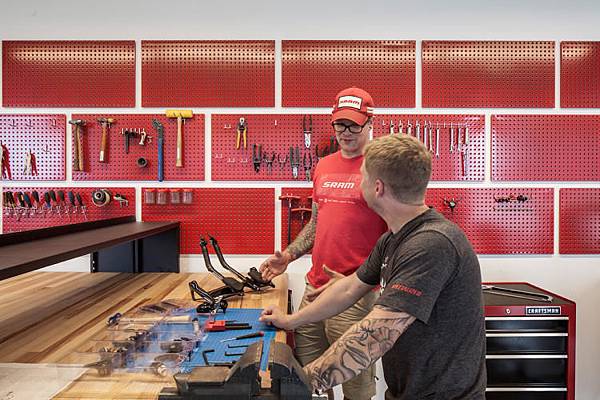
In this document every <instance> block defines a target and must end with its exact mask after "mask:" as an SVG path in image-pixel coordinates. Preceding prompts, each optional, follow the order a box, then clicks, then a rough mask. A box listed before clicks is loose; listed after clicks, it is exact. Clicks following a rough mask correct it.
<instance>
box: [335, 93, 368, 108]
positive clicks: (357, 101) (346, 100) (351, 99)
mask: <svg viewBox="0 0 600 400" xmlns="http://www.w3.org/2000/svg"><path fill="white" fill-rule="evenodd" d="M361 106H362V99H361V98H360V97H356V96H342V97H340V99H339V100H338V108H342V107H351V108H356V109H357V110H360V108H361Z"/></svg>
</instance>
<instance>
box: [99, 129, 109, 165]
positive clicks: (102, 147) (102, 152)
mask: <svg viewBox="0 0 600 400" xmlns="http://www.w3.org/2000/svg"><path fill="white" fill-rule="evenodd" d="M107 137H108V133H107V129H106V125H102V141H101V142H100V162H106V158H105V155H106V140H107Z"/></svg>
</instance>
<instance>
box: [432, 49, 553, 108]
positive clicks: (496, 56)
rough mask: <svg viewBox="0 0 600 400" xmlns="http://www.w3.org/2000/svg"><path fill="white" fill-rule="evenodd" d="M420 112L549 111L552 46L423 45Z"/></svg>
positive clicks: (551, 86)
mask: <svg viewBox="0 0 600 400" xmlns="http://www.w3.org/2000/svg"><path fill="white" fill-rule="evenodd" d="M422 57H423V78H422V79H423V94H422V99H423V107H439V108H444V107H447V108H452V107H473V108H476V107H477V108H478V107H482V108H483V107H485V108H491V107H496V108H500V107H502V108H518V107H524V108H525V107H527V108H534V107H535V108H551V107H554V70H555V63H554V42H552V41H546V42H516V41H423V50H422Z"/></svg>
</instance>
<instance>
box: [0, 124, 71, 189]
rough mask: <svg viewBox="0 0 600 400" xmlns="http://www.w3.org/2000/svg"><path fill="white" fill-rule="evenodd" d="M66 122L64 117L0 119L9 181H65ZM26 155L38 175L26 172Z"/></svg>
mask: <svg viewBox="0 0 600 400" xmlns="http://www.w3.org/2000/svg"><path fill="white" fill-rule="evenodd" d="M65 119H66V118H65V115H64V114H1V115H0V142H2V143H3V144H4V146H6V149H7V150H8V154H9V156H8V160H9V164H10V170H11V176H12V180H14V181H34V180H40V181H41V180H53V181H54V180H56V181H59V180H65V177H66V172H65V140H66V138H65V129H66V127H65V124H66V121H65ZM29 151H31V153H32V154H33V159H35V164H36V166H37V175H34V171H33V169H32V170H31V173H29V172H27V173H26V171H25V166H26V154H27V153H28V152H29ZM3 180H5V181H6V180H8V179H7V178H4V179H3Z"/></svg>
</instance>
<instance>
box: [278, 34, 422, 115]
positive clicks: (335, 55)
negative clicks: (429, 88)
mask: <svg viewBox="0 0 600 400" xmlns="http://www.w3.org/2000/svg"><path fill="white" fill-rule="evenodd" d="M415 58H416V55H415V41H414V40H413V41H410V40H405V41H402V40H283V41H282V78H281V79H282V105H283V107H331V106H332V105H333V101H334V99H335V95H336V94H337V93H338V92H339V91H340V90H342V89H344V88H347V87H351V86H357V87H362V88H364V89H366V90H368V91H369V93H370V94H371V96H373V99H374V101H375V106H376V107H406V108H412V107H414V106H415Z"/></svg>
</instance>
